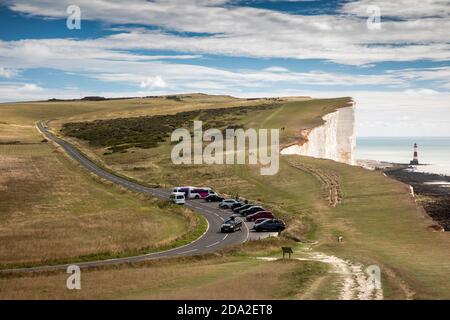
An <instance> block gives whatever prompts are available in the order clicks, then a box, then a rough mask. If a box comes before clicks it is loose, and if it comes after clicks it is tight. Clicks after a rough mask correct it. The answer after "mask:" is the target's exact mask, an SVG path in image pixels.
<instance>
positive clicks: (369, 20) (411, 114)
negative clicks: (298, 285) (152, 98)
mask: <svg viewBox="0 0 450 320" xmlns="http://www.w3.org/2000/svg"><path fill="white" fill-rule="evenodd" d="M74 5H75V6H76V7H74ZM77 8H79V9H80V14H81V22H80V27H81V28H80V29H77V28H75V29H74V28H69V27H68V24H69V26H73V25H74V20H73V19H72V18H73V17H74V16H73V15H71V14H72V13H74V11H73V10H76V9H77ZM378 12H379V13H380V19H378V18H377V14H378ZM68 18H69V21H68ZM378 21H380V23H378ZM449 30H450V1H447V0H420V1H412V0H396V1H392V0H379V1H369V0H357V1H337V0H336V1H321V0H317V1H314V0H303V1H300V0H299V1H295V0H290V1H275V0H271V1H260V0H246V1H245V0H244V1H237V0H209V1H208V0H153V1H145V0H128V1H125V2H124V1H119V0H78V1H75V0H53V1H52V0H40V1H39V0H2V1H0V102H6V101H23V100H37V99H48V98H53V97H54V98H80V97H83V96H87V95H102V96H108V97H113V96H144V95H156V94H167V93H183V92H204V93H211V94H231V95H234V96H238V97H259V96H288V95H311V96H314V97H336V96H352V97H354V99H355V101H356V103H357V110H358V114H357V130H358V135H359V136H450V32H449ZM0 112H1V111H0ZM0 116H1V113H0Z"/></svg>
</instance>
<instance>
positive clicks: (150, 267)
mask: <svg viewBox="0 0 450 320" xmlns="http://www.w3.org/2000/svg"><path fill="white" fill-rule="evenodd" d="M326 270H327V266H326V265H323V264H321V263H317V262H305V261H297V260H291V261H288V260H285V261H274V262H267V261H260V260H256V259H253V258H242V257H239V258H236V257H227V258H225V257H222V258H217V257H209V258H207V259H202V260H199V261H196V260H195V259H187V260H186V261H183V260H180V259H178V260H176V262H175V261H171V260H168V261H165V262H162V261H155V262H153V263H148V264H146V265H141V266H137V267H121V268H118V269H108V270H96V271H86V272H83V274H82V289H81V290H74V291H69V290H67V289H66V288H65V282H66V278H67V276H66V275H65V274H54V275H46V276H33V277H20V278H14V279H1V278H0V299H4V298H10V299H11V298H12V299H38V298H39V299H42V298H45V299H54V298H62V299H201V300H205V299H236V297H239V298H240V299H290V298H295V297H296V296H297V295H301V294H302V293H303V292H304V290H305V288H306V287H307V286H308V285H309V284H311V283H312V281H313V280H314V279H316V278H318V277H323V276H325V275H326ZM258 279H259V280H262V281H256V280H258Z"/></svg>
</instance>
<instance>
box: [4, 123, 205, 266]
mask: <svg viewBox="0 0 450 320" xmlns="http://www.w3.org/2000/svg"><path fill="white" fill-rule="evenodd" d="M8 127H9V128H8ZM17 128H19V129H17ZM1 129H2V131H1V132H0V134H1V137H2V139H4V141H7V139H8V141H10V140H9V139H11V138H14V139H15V140H17V141H21V142H24V141H26V142H27V143H26V144H0V172H1V174H0V191H1V192H0V257H1V258H0V265H1V266H2V267H7V266H16V265H17V266H19V265H37V264H41V263H54V262H62V261H67V260H68V259H71V260H73V259H75V260H76V259H78V260H82V259H83V257H85V258H88V257H91V259H92V257H105V258H107V257H112V256H117V255H120V254H124V253H127V252H128V253H129V254H132V253H135V252H136V251H150V250H156V249H157V248H163V247H167V246H169V245H170V244H171V243H176V241H179V240H180V239H182V238H186V240H187V239H188V238H189V235H190V234H191V233H193V232H194V231H196V228H197V226H198V218H197V217H196V216H194V215H193V213H191V212H190V211H188V210H184V209H180V208H175V207H171V206H166V207H163V208H160V207H159V204H158V202H157V200H155V199H152V198H146V197H144V196H141V197H139V196H137V195H134V194H131V193H129V192H126V191H123V190H121V189H119V188H118V187H115V186H111V185H106V184H105V183H103V182H101V181H99V180H97V179H96V178H94V177H92V176H90V175H89V174H87V173H86V172H85V171H84V170H83V169H81V168H79V167H78V165H76V164H75V163H73V162H72V161H71V160H69V159H68V158H67V157H66V156H65V155H63V154H62V153H61V152H60V151H57V150H56V149H55V147H54V146H53V145H51V144H50V143H45V142H41V141H42V137H41V136H40V135H39V134H37V133H36V132H37V131H36V129H35V128H34V127H33V126H27V125H24V126H21V127H18V125H16V124H14V125H5V124H3V125H2V128H1Z"/></svg>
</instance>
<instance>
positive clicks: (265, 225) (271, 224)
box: [253, 219, 286, 232]
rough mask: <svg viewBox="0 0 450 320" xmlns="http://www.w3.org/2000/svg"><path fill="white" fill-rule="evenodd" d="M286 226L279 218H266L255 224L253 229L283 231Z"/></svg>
mask: <svg viewBox="0 0 450 320" xmlns="http://www.w3.org/2000/svg"><path fill="white" fill-rule="evenodd" d="M285 228H286V225H285V224H284V222H283V220H280V219H267V220H265V221H263V222H261V223H258V224H255V225H254V226H253V229H254V230H255V231H277V232H280V231H283V230H284V229H285Z"/></svg>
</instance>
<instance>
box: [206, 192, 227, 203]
mask: <svg viewBox="0 0 450 320" xmlns="http://www.w3.org/2000/svg"><path fill="white" fill-rule="evenodd" d="M223 199H224V198H223V197H221V196H218V195H216V194H210V195H209V196H207V197H206V198H205V201H206V202H222V201H223Z"/></svg>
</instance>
